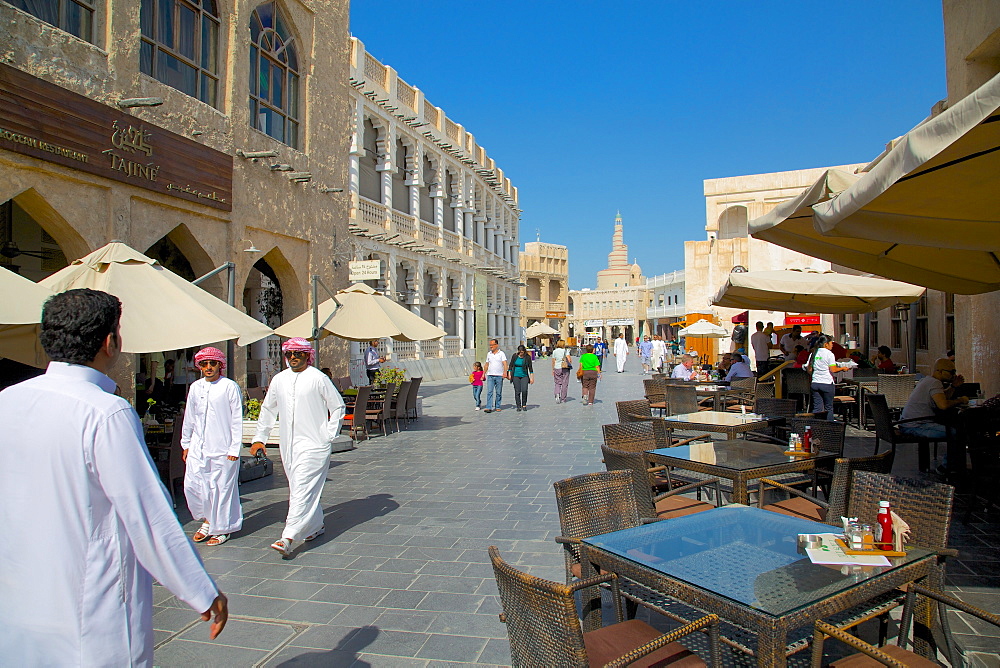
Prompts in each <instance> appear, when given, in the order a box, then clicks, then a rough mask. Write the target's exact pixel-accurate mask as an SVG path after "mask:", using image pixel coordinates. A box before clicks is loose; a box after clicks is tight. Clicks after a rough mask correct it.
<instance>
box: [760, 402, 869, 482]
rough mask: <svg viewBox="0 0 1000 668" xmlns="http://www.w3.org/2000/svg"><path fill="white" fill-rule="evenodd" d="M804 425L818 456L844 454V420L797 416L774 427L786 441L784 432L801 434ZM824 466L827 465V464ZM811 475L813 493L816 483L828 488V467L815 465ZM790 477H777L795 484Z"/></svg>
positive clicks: (829, 476)
mask: <svg viewBox="0 0 1000 668" xmlns="http://www.w3.org/2000/svg"><path fill="white" fill-rule="evenodd" d="M806 427H809V428H810V432H811V433H812V438H813V439H815V440H816V443H817V445H818V447H819V451H820V456H822V457H835V458H839V457H843V456H844V441H845V439H846V437H847V424H846V423H844V422H832V421H830V420H817V419H816V418H802V417H797V418H792V419H790V420H788V426H787V427H779V428H776V430H775V431H776V433H778V434H779V438H780V439H782V442H783V443H786V442H787V439H788V436H787V435H786V434H791V433H796V434H803V433H805V429H806ZM826 466H829V464H827V465H826ZM886 473H888V471H886ZM791 475H792V476H795V475H798V476H800V477H801V476H802V474H791ZM811 476H812V482H813V493H815V492H816V487H817V486H818V485H823V487H824V490H826V489H829V486H830V480H831V478H832V477H833V471H832V470H831V469H829V468H824V467H821V466H817V467H816V468H815V469H813V470H812V474H811ZM791 479H792V478H789V479H784V478H778V480H780V481H781V482H784V483H785V484H795V483H794V482H793V483H789V480H791Z"/></svg>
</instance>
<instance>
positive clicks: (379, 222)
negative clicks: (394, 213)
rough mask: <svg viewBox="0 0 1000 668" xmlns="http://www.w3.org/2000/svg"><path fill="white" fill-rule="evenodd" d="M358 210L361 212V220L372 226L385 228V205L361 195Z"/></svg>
mask: <svg viewBox="0 0 1000 668" xmlns="http://www.w3.org/2000/svg"><path fill="white" fill-rule="evenodd" d="M358 210H359V211H360V213H361V222H363V223H365V224H366V225H369V226H371V227H381V228H382V229H385V207H384V206H383V205H381V204H379V203H378V202H373V201H371V200H370V199H366V198H364V197H359V198H358Z"/></svg>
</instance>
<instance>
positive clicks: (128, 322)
mask: <svg viewBox="0 0 1000 668" xmlns="http://www.w3.org/2000/svg"><path fill="white" fill-rule="evenodd" d="M40 283H41V285H43V286H45V287H47V288H49V289H51V290H52V291H53V292H63V291H65V290H71V289H73V288H91V289H94V290H103V291H104V292H108V293H110V294H113V295H115V296H116V297H118V299H120V300H121V302H122V322H121V328H122V350H123V351H124V352H127V353H148V352H159V351H161V350H174V349H177V348H190V347H193V346H200V345H204V344H206V343H213V342H216V341H228V340H230V339H237V343H239V344H240V345H241V346H245V345H247V344H250V343H253V342H254V341H257V340H259V339H262V338H264V337H265V336H268V335H269V334H271V333H272V331H271V328H270V327H268V326H267V325H265V324H264V323H262V322H259V321H258V320H254V319H253V318H251V317H250V316H248V315H247V314H246V313H243V312H242V311H240V310H238V309H235V308H233V307H232V306H230V305H229V304H227V303H226V302H224V301H222V300H221V299H219V298H218V297H216V296H214V295H212V294H211V293H209V292H206V291H205V290H203V289H201V288H199V287H198V286H197V285H194V284H193V283H191V282H189V281H187V280H185V279H183V278H181V277H180V276H178V275H177V274H175V273H174V272H172V271H170V270H169V269H167V268H165V267H164V266H163V265H161V264H160V263H159V262H157V261H156V260H154V259H152V258H150V257H146V256H145V255H143V254H142V253H140V252H139V251H137V250H135V249H134V248H130V247H129V246H126V245H125V244H123V243H121V242H118V241H112V242H111V243H109V244H108V245H106V246H104V247H102V248H99V249H97V250H96V251H94V252H93V253H91V254H89V255H87V256H86V257H82V258H80V259H79V260H74V261H73V263H72V264H70V265H69V266H68V267H66V268H64V269H62V270H60V271H57V272H56V273H54V274H52V275H51V276H49V277H48V278H46V279H44V280H42V281H40Z"/></svg>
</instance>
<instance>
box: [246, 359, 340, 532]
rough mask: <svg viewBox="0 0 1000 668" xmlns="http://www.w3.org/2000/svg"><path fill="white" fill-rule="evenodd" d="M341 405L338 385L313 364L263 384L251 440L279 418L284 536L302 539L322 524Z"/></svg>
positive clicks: (264, 438) (263, 434) (264, 435)
mask: <svg viewBox="0 0 1000 668" xmlns="http://www.w3.org/2000/svg"><path fill="white" fill-rule="evenodd" d="M344 408H345V407H344V400H343V398H341V396H340V393H339V392H337V388H335V387H334V386H333V383H332V382H331V381H330V379H329V378H328V377H327V376H326V374H324V373H323V372H322V371H320V370H319V369H317V368H316V367H313V366H309V367H306V368H305V369H303V370H302V371H292V370H291V369H285V370H284V371H282V372H281V373H279V374H278V375H276V376H275V377H274V378H273V379H272V380H271V384H270V386H269V387H268V388H267V395H266V396H265V397H264V402H263V403H262V404H261V407H260V417H259V418H258V419H257V435H256V437H255V438H254V441H257V442H260V443H266V442H267V437H268V435H269V434H270V433H271V429H272V428H273V427H274V423H275V421H276V420H277V419H278V417H279V416H280V418H281V419H280V424H279V426H278V441H279V443H280V446H279V449H280V451H281V465H282V466H283V467H284V469H285V476H286V477H287V478H288V517H287V518H286V520H285V528H284V529H283V530H282V532H281V537H282V538H288V539H290V540H302V539H303V538H305V537H306V536H310V535H312V534H314V533H316V532H317V531H319V530H320V529H322V528H323V508H322V507H321V506H320V495H321V494H322V492H323V484H324V483H325V482H326V473H327V471H328V470H329V468H330V451H331V442H332V441H333V439H334V438H336V437H337V436H338V435H339V434H340V421H341V420H342V419H343V417H344V414H345V412H346V411H345V409H344Z"/></svg>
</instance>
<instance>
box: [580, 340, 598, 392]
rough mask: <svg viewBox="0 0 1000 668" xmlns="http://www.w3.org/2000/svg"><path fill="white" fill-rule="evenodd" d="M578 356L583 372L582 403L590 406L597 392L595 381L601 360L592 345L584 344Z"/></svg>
mask: <svg viewBox="0 0 1000 668" xmlns="http://www.w3.org/2000/svg"><path fill="white" fill-rule="evenodd" d="M583 350H584V353H583V355H581V356H580V370H581V371H582V373H583V376H582V378H581V382H582V383H583V405H584V406H591V405H593V403H594V395H595V394H596V393H597V381H598V379H600V377H601V360H599V359H598V358H597V355H595V354H594V346H584V347H583Z"/></svg>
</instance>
